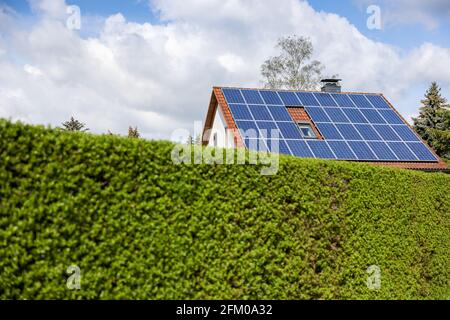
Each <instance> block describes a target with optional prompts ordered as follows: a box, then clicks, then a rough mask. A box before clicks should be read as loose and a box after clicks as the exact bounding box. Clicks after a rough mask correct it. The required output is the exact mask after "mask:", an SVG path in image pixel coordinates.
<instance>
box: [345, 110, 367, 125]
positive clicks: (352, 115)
mask: <svg viewBox="0 0 450 320" xmlns="http://www.w3.org/2000/svg"><path fill="white" fill-rule="evenodd" d="M342 111H344V113H345V115H346V116H347V117H348V118H349V119H350V121H351V122H352V123H367V120H366V118H364V115H363V114H362V113H361V111H359V110H358V109H353V108H346V109H342Z"/></svg>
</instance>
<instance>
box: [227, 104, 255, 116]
mask: <svg viewBox="0 0 450 320" xmlns="http://www.w3.org/2000/svg"><path fill="white" fill-rule="evenodd" d="M229 106H230V110H231V113H232V114H233V117H234V119H236V120H253V118H252V115H251V113H250V111H249V110H248V108H247V106H246V105H245V104H232V103H230V104H229Z"/></svg>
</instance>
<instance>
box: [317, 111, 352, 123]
mask: <svg viewBox="0 0 450 320" xmlns="http://www.w3.org/2000/svg"><path fill="white" fill-rule="evenodd" d="M323 109H324V110H325V112H326V113H327V115H328V117H329V118H330V119H331V121H333V122H344V123H348V122H349V120H348V118H347V117H346V115H345V114H344V112H343V111H342V110H341V109H340V108H323Z"/></svg>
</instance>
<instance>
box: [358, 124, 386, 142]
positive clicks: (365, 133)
mask: <svg viewBox="0 0 450 320" xmlns="http://www.w3.org/2000/svg"><path fill="white" fill-rule="evenodd" d="M355 128H356V130H358V132H359V134H360V135H361V136H362V137H363V138H364V140H383V139H382V138H381V137H380V135H379V134H378V133H377V132H376V131H375V129H374V128H372V126H371V125H370V124H355Z"/></svg>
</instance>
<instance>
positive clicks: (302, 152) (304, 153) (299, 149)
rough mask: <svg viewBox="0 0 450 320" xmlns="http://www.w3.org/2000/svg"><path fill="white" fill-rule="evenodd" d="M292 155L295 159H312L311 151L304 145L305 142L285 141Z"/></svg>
mask: <svg viewBox="0 0 450 320" xmlns="http://www.w3.org/2000/svg"><path fill="white" fill-rule="evenodd" d="M286 142H287V144H288V146H289V148H290V149H291V151H292V154H293V155H294V156H297V157H302V158H314V155H313V154H312V152H311V150H310V149H309V148H308V146H307V145H306V142H305V141H302V140H286Z"/></svg>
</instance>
